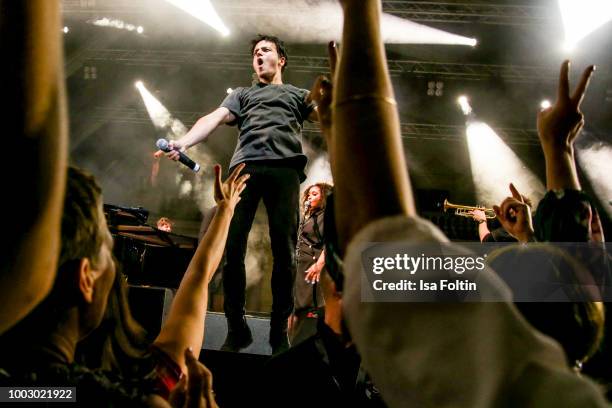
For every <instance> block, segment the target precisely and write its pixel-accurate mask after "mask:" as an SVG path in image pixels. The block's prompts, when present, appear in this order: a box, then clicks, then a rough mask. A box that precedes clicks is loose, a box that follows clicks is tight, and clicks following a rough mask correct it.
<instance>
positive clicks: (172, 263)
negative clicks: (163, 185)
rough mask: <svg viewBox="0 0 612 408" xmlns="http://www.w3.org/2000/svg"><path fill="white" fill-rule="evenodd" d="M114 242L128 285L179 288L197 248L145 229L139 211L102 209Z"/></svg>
mask: <svg viewBox="0 0 612 408" xmlns="http://www.w3.org/2000/svg"><path fill="white" fill-rule="evenodd" d="M104 214H105V216H106V220H107V223H108V226H109V229H110V231H111V234H112V235H113V238H114V240H115V246H114V249H113V253H114V255H115V257H116V258H117V260H118V261H119V262H118V264H119V265H120V266H119V267H120V269H121V271H123V273H124V274H125V275H126V276H127V278H128V282H129V283H130V284H131V285H145V286H159V287H164V288H171V289H176V288H178V286H179V284H180V282H181V279H183V275H184V274H185V270H186V269H187V266H188V265H189V262H190V261H191V258H192V257H193V254H194V253H195V250H196V248H197V246H198V240H197V238H193V237H188V236H184V235H179V234H174V233H171V232H165V231H162V230H159V229H157V228H156V227H152V226H150V225H148V224H147V223H146V222H147V219H148V215H149V212H148V211H147V210H146V209H144V208H142V207H123V206H118V205H113V204H105V205H104Z"/></svg>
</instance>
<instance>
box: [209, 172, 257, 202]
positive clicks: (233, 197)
mask: <svg viewBox="0 0 612 408" xmlns="http://www.w3.org/2000/svg"><path fill="white" fill-rule="evenodd" d="M244 167H245V164H244V163H241V164H239V165H238V166H237V167H236V168H235V169H234V171H232V174H230V176H229V177H228V178H227V180H225V181H224V182H222V181H221V173H222V172H221V166H220V165H218V164H215V201H216V203H217V205H218V206H221V205H223V204H226V205H228V206H229V208H230V209H231V210H232V211H234V208H235V207H236V204H238V202H239V201H240V194H241V193H242V191H244V189H245V188H246V181H247V180H248V179H249V177H251V176H250V175H248V174H243V175H242V176H240V172H241V171H242V170H243V169H244ZM238 176H240V177H238Z"/></svg>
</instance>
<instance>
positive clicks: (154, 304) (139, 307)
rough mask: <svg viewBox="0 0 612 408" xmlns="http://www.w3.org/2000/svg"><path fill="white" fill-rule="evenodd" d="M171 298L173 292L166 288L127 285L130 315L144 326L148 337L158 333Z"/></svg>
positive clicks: (168, 309) (168, 308)
mask: <svg viewBox="0 0 612 408" xmlns="http://www.w3.org/2000/svg"><path fill="white" fill-rule="evenodd" d="M173 298H174V292H173V291H172V290H171V289H168V288H162V287H156V286H138V285H129V292H128V301H129V302H130V309H131V311H132V315H133V316H134V318H135V319H136V320H137V321H138V322H139V323H140V324H141V325H142V326H143V327H144V328H145V330H146V331H147V334H148V336H149V338H150V339H154V338H155V337H157V335H158V334H159V332H160V330H161V327H162V324H163V323H164V322H165V321H166V316H167V315H168V313H169V312H170V305H171V304H172V299H173Z"/></svg>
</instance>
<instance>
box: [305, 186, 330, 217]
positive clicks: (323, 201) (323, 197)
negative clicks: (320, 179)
mask: <svg viewBox="0 0 612 408" xmlns="http://www.w3.org/2000/svg"><path fill="white" fill-rule="evenodd" d="M313 187H319V190H321V205H320V206H319V208H318V209H321V210H324V209H325V206H326V205H327V197H328V196H329V195H330V194H331V192H332V190H333V188H334V187H333V186H332V185H331V184H327V183H315V184H311V185H310V186H308V187H306V190H304V193H303V194H302V201H301V204H302V206H304V203H305V202H306V200H308V193H309V192H310V189H311V188H313ZM312 210H313V209H312V208H311V209H310V210H309V212H311V211H312Z"/></svg>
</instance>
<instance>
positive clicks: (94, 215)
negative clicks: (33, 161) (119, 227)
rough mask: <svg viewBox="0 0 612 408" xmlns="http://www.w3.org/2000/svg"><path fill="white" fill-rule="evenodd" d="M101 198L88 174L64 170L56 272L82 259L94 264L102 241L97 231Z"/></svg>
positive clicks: (98, 188)
mask: <svg viewBox="0 0 612 408" xmlns="http://www.w3.org/2000/svg"><path fill="white" fill-rule="evenodd" d="M101 197H102V189H101V188H100V185H99V184H98V183H97V182H96V179H95V178H94V177H93V176H92V175H91V174H89V173H86V172H85V171H83V170H81V169H79V168H76V167H72V166H71V167H70V168H69V169H68V177H67V182H66V198H65V199H64V212H63V214H62V244H61V245H62V248H61V251H60V261H59V268H58V269H61V268H62V267H63V266H64V265H66V264H67V263H68V262H70V261H76V260H79V259H83V258H89V259H90V260H91V262H92V264H93V265H95V264H96V263H97V261H98V254H99V252H100V247H101V246H102V241H103V239H104V236H103V234H102V231H101V229H100V221H101V220H100V217H101V215H100V211H99V208H100V205H101Z"/></svg>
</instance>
